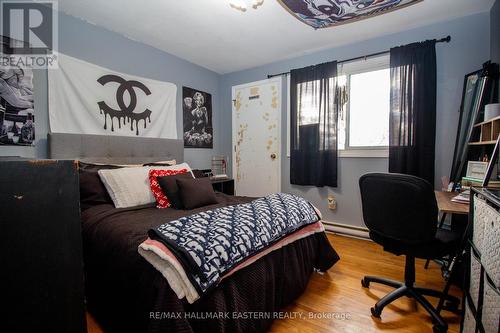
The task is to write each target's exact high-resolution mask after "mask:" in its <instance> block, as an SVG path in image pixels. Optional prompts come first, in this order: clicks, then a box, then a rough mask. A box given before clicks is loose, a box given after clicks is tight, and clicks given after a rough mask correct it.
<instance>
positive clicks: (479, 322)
mask: <svg viewBox="0 0 500 333" xmlns="http://www.w3.org/2000/svg"><path fill="white" fill-rule="evenodd" d="M472 194H473V195H472V196H471V209H470V221H472V232H471V234H470V237H469V244H468V246H467V254H466V259H467V260H468V265H467V267H468V270H467V276H466V277H467V283H466V286H468V288H467V290H466V292H465V307H464V308H465V309H464V317H463V325H462V332H463V333H475V332H481V333H483V332H484V333H498V332H499V327H500V213H499V209H500V201H499V200H498V199H497V198H496V197H495V196H493V195H491V193H488V192H487V191H485V190H484V189H479V188H473V190H472Z"/></svg>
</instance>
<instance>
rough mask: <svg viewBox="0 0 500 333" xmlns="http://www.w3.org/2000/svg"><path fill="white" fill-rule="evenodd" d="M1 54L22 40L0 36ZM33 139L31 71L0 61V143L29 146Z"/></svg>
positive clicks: (8, 51)
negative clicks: (3, 63) (9, 65)
mask: <svg viewBox="0 0 500 333" xmlns="http://www.w3.org/2000/svg"><path fill="white" fill-rule="evenodd" d="M0 38H1V43H2V45H1V48H0V56H3V55H8V54H12V52H11V47H12V46H15V45H14V44H20V43H21V42H19V41H16V40H13V39H11V38H8V37H4V36H0ZM34 142H35V109H34V101H33V71H32V70H31V69H30V68H28V67H5V66H3V65H1V64H0V145H17V146H20V145H21V146H30V145H34Z"/></svg>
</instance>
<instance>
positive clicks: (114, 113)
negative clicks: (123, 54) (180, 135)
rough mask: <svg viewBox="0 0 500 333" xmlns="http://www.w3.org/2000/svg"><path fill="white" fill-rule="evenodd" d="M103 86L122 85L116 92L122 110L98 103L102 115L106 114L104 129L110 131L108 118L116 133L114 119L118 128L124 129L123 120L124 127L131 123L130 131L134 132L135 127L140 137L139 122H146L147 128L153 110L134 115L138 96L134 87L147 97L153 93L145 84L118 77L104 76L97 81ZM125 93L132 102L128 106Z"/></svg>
mask: <svg viewBox="0 0 500 333" xmlns="http://www.w3.org/2000/svg"><path fill="white" fill-rule="evenodd" d="M97 82H99V83H100V84H102V85H105V84H106V83H108V82H117V83H119V84H120V85H119V86H118V89H117V90H116V101H117V103H118V106H119V107H120V110H116V109H113V108H112V107H109V106H108V105H107V104H106V102H104V101H100V102H98V103H97V105H99V109H100V110H101V114H104V129H108V116H109V118H110V119H109V120H110V122H111V131H112V132H114V131H115V127H114V125H115V124H114V119H115V118H116V119H117V120H118V128H122V120H123V125H125V122H128V123H130V130H131V131H133V130H134V125H135V134H136V135H139V121H140V120H144V128H146V127H147V123H146V119H147V120H149V122H151V110H149V109H146V110H144V111H142V112H140V113H134V109H135V107H136V106H137V95H136V93H135V90H134V87H137V88H139V89H140V90H142V91H143V92H144V93H145V94H146V95H151V91H150V90H149V89H148V87H146V86H145V85H144V83H142V82H139V81H135V80H128V81H127V80H125V79H124V78H122V77H120V76H118V75H111V74H108V75H103V76H101V77H100V78H98V79H97ZM125 92H127V93H128V95H129V98H130V101H129V104H128V105H125Z"/></svg>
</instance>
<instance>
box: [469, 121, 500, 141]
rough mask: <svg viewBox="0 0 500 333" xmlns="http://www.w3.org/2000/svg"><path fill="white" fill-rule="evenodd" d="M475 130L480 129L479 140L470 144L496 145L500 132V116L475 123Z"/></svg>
mask: <svg viewBox="0 0 500 333" xmlns="http://www.w3.org/2000/svg"><path fill="white" fill-rule="evenodd" d="M474 130H475V131H479V133H478V135H477V138H478V140H477V141H472V142H469V145H494V144H495V143H496V141H497V138H498V135H499V134H500V116H498V117H495V118H492V119H490V120H487V121H483V122H480V123H477V124H475V125H474Z"/></svg>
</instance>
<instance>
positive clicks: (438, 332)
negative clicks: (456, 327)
mask: <svg viewBox="0 0 500 333" xmlns="http://www.w3.org/2000/svg"><path fill="white" fill-rule="evenodd" d="M432 331H433V332H434V333H446V332H448V327H443V326H439V325H434V326H432Z"/></svg>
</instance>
